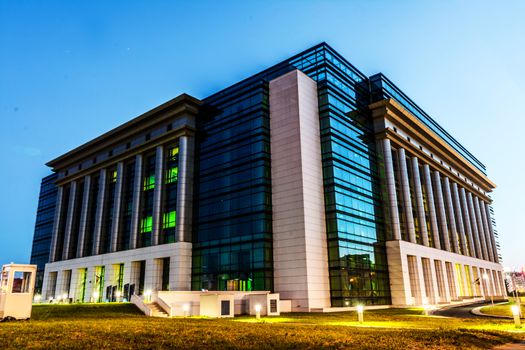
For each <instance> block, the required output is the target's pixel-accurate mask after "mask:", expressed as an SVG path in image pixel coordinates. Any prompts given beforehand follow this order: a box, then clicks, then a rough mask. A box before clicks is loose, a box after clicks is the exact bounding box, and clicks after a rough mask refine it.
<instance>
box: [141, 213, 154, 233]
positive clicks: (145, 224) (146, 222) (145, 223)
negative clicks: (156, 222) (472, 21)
mask: <svg viewBox="0 0 525 350" xmlns="http://www.w3.org/2000/svg"><path fill="white" fill-rule="evenodd" d="M152 230H153V217H152V216H146V217H145V218H144V219H142V222H141V224H140V232H141V233H146V232H151V231H152Z"/></svg>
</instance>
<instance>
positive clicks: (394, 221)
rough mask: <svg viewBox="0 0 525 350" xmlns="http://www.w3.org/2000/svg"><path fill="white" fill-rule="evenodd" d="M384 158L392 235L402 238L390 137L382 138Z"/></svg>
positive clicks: (396, 238) (397, 238)
mask: <svg viewBox="0 0 525 350" xmlns="http://www.w3.org/2000/svg"><path fill="white" fill-rule="evenodd" d="M382 146H383V159H384V163H385V176H386V190H387V193H388V205H389V210H390V221H391V227H392V236H393V238H394V239H395V240H400V239H401V228H400V225H399V211H398V206H397V193H396V181H395V178H394V165H393V163H392V148H391V146H390V140H389V139H383V140H382Z"/></svg>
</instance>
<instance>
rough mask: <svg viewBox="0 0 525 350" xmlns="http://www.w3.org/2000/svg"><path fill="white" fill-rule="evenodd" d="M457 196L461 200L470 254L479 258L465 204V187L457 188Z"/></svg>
mask: <svg viewBox="0 0 525 350" xmlns="http://www.w3.org/2000/svg"><path fill="white" fill-rule="evenodd" d="M459 197H460V200H461V210H462V213H463V223H464V224H465V230H466V231H467V237H468V240H469V251H470V256H472V257H474V258H478V259H479V256H478V252H477V249H476V244H475V242H474V235H473V234H472V225H471V224H470V214H469V209H468V205H467V195H466V194H465V189H464V188H463V187H461V188H460V189H459Z"/></svg>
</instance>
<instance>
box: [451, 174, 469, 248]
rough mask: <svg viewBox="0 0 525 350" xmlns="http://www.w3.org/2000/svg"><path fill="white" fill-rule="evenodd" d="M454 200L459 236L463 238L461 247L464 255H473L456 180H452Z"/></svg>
mask: <svg viewBox="0 0 525 350" xmlns="http://www.w3.org/2000/svg"><path fill="white" fill-rule="evenodd" d="M451 185H452V200H453V201H454V203H455V208H456V220H457V222H456V223H457V229H458V232H459V237H460V239H461V247H462V249H463V255H467V256H469V255H470V256H472V255H471V254H472V252H471V251H470V250H469V247H468V243H467V241H468V240H467V234H466V233H465V226H464V223H463V214H462V211H461V205H460V201H459V192H458V185H457V184H456V183H455V182H452V184H451Z"/></svg>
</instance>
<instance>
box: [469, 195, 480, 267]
mask: <svg viewBox="0 0 525 350" xmlns="http://www.w3.org/2000/svg"><path fill="white" fill-rule="evenodd" d="M467 206H468V211H469V216H470V227H471V228H472V236H473V237H474V245H475V246H476V254H477V256H478V259H483V251H482V250H481V238H480V235H479V232H478V225H477V224H476V214H475V212H474V205H473V203H472V194H471V193H470V192H467Z"/></svg>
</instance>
